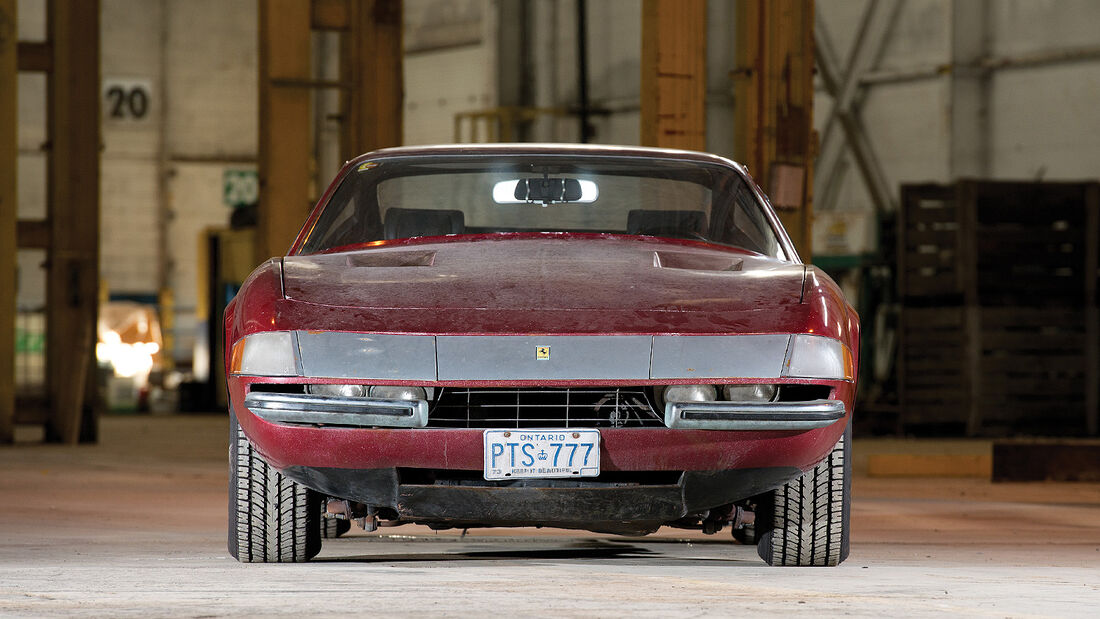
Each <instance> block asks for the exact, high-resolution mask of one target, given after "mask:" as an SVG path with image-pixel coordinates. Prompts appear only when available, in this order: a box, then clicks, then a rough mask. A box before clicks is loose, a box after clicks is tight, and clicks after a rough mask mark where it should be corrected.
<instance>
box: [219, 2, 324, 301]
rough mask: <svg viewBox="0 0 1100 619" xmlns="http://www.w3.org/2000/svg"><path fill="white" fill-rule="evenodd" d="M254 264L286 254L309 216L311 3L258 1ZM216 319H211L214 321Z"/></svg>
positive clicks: (311, 149) (311, 144) (311, 145)
mask: <svg viewBox="0 0 1100 619" xmlns="http://www.w3.org/2000/svg"><path fill="white" fill-rule="evenodd" d="M259 18H260V25H259V37H260V41H259V50H260V58H259V59H260V139H259V149H260V150H259V177H260V198H259V209H258V212H257V228H258V230H257V236H256V260H257V262H261V261H263V260H266V259H267V258H269V257H271V256H281V255H283V254H284V253H286V250H287V248H288V247H290V244H291V243H292V242H293V241H294V235H295V234H296V233H297V232H298V229H299V228H300V227H301V225H302V221H303V220H304V219H305V216H306V214H307V213H308V212H309V208H310V206H311V203H310V158H311V154H312V152H313V143H312V141H311V139H310V125H311V117H310V113H309V110H310V92H311V91H310V88H309V84H308V83H309V80H310V34H309V32H310V3H309V2H303V1H302V0H260V3H259ZM213 319H214V318H211V320H213Z"/></svg>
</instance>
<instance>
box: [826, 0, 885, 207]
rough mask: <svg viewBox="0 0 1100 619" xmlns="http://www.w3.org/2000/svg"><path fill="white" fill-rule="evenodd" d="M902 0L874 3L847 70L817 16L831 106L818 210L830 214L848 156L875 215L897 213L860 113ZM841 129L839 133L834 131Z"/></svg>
mask: <svg viewBox="0 0 1100 619" xmlns="http://www.w3.org/2000/svg"><path fill="white" fill-rule="evenodd" d="M899 8H900V3H899V2H898V0H871V2H870V3H869V4H868V6H867V9H866V10H865V11H864V14H863V17H862V18H861V20H860V25H859V28H858V30H857V32H856V40H855V42H854V43H853V44H852V50H851V53H850V54H849V55H848V60H847V63H846V65H845V66H844V67H843V70H842V68H841V66H840V60H839V57H838V55H837V53H836V49H835V47H834V46H833V42H832V38H831V37H830V35H829V31H828V28H827V27H826V25H825V22H824V20H823V19H822V17H821V13H820V12H818V14H817V16H816V19H815V22H814V48H815V57H816V61H817V68H818V71H819V73H820V75H821V81H822V83H823V85H824V86H825V90H826V92H828V93H829V95H830V96H831V97H833V108H832V110H831V111H830V112H829V116H828V117H827V118H826V120H825V124H824V127H823V130H822V139H821V149H820V154H819V155H818V158H817V164H816V170H815V173H814V186H815V188H816V189H815V192H816V193H817V194H818V195H819V196H821V197H820V198H819V201H818V208H819V209H820V210H832V209H833V208H834V207H835V204H836V197H837V195H838V193H839V187H840V184H841V183H842V182H843V181H844V177H845V171H846V169H847V163H846V161H845V160H846V158H847V156H848V155H849V154H850V155H851V157H852V158H853V159H854V160H855V163H856V166H857V167H858V169H859V172H860V176H861V177H862V178H863V182H864V184H865V185H866V187H867V191H868V192H869V193H870V194H871V199H872V201H873V202H874V206H875V210H876V211H884V210H893V209H895V208H896V201H895V199H894V196H893V192H891V191H890V184H889V182H888V180H887V177H886V174H885V172H884V171H883V168H882V162H881V160H880V159H879V158H878V156H877V155H876V154H875V151H874V148H873V146H872V144H871V141H870V139H869V138H868V136H867V130H866V129H865V128H864V126H863V121H862V119H861V118H860V114H859V110H860V107H861V106H862V103H863V99H864V97H865V94H866V93H865V91H866V86H865V84H864V82H863V77H864V75H866V74H868V73H870V72H871V71H873V70H874V69H875V67H876V65H877V64H878V62H879V59H880V58H881V57H882V52H883V49H884V47H885V43H886V40H887V38H888V36H889V34H890V32H891V31H892V30H893V27H894V24H895V23H896V22H897V18H898V13H899V10H898V9H899ZM837 126H839V127H840V131H839V132H838V131H836V127H837Z"/></svg>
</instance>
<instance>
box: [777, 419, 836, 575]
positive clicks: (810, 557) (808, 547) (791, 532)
mask: <svg viewBox="0 0 1100 619" xmlns="http://www.w3.org/2000/svg"><path fill="white" fill-rule="evenodd" d="M851 443H852V426H851V424H848V428H847V429H846V430H845V431H844V435H843V436H842V437H841V438H840V440H839V441H837V443H836V446H834V447H833V450H832V451H831V452H830V453H829V455H828V456H827V457H826V458H825V459H824V460H822V461H821V462H820V463H819V464H818V465H817V466H815V467H814V468H813V469H811V470H809V471H807V472H806V473H804V474H803V475H802V476H801V477H799V478H798V479H795V480H793V481H790V482H788V483H787V484H785V485H784V486H783V487H781V488H778V489H777V490H775V491H774V492H772V493H770V494H771V496H772V500H771V503H770V506H768V507H770V508H771V509H770V510H768V509H764V510H762V512H764V513H767V512H769V511H770V512H771V522H772V527H773V528H772V529H771V530H770V531H766V532H764V533H762V534H761V535H760V540H759V542H758V543H757V546H756V549H757V552H758V553H759V554H760V557H761V558H763V559H764V560H765V561H767V562H768V565H784V566H811V565H818V566H834V565H839V564H840V562H841V561H843V560H845V559H847V558H848V532H849V531H848V520H849V511H850V506H851V503H852V458H851V455H852V445H851ZM758 518H759V516H758ZM758 524H761V523H760V522H759V521H758Z"/></svg>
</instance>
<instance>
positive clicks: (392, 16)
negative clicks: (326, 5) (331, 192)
mask: <svg viewBox="0 0 1100 619" xmlns="http://www.w3.org/2000/svg"><path fill="white" fill-rule="evenodd" d="M349 9H350V10H349V12H348V29H347V31H346V32H345V34H344V36H343V37H342V41H341V55H342V58H341V63H340V66H341V71H342V81H343V82H345V83H346V84H347V85H348V86H349V88H347V89H345V91H344V93H345V96H344V117H345V119H346V121H347V125H346V126H345V130H344V132H343V138H344V139H343V140H342V143H341V145H340V150H341V153H342V154H343V156H344V157H345V158H347V159H350V158H352V157H355V156H357V155H361V154H363V153H365V152H369V151H372V150H375V149H379V148H386V147H389V146H399V145H400V144H401V142H402V141H403V136H402V131H403V129H404V122H403V116H404V102H405V92H404V89H405V81H404V65H403V62H402V60H403V57H404V49H403V47H402V32H403V28H402V2H401V0H360V1H358V2H352V3H351V4H350V5H349Z"/></svg>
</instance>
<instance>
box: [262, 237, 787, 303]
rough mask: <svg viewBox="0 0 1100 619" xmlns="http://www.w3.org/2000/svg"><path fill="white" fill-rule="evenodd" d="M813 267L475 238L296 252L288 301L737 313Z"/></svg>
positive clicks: (701, 252) (588, 243) (591, 243)
mask: <svg viewBox="0 0 1100 619" xmlns="http://www.w3.org/2000/svg"><path fill="white" fill-rule="evenodd" d="M804 276H805V268H804V267H803V265H801V264H791V263H789V262H783V261H780V260H776V259H774V258H765V257H761V256H757V255H754V254H747V253H742V252H738V251H736V250H730V249H721V248H714V247H713V246H710V247H707V246H703V245H701V244H696V243H687V244H682V243H675V242H663V241H660V240H655V239H639V238H636V237H633V238H631V237H626V238H624V237H616V236H611V235H607V236H593V235H589V236H585V237H577V236H574V235H560V236H555V237H549V238H548V237H545V236H540V237H537V238H514V237H508V236H503V237H497V236H493V237H481V238H476V239H470V238H465V237H456V238H449V239H447V240H446V241H441V242H427V243H424V242H419V243H403V244H399V245H397V246H386V247H376V248H371V249H365V250H362V251H353V252H344V253H336V254H324V255H312V256H291V257H287V258H285V259H284V261H283V289H284V294H285V296H286V298H288V299H291V300H295V301H301V302H305V303H313V304H318V305H324V306H332V307H349V308H363V309H391V310H392V309H397V310H400V309H410V310H413V309H431V310H448V309H454V310H498V311H501V312H509V311H530V310H622V311H629V312H645V311H680V312H684V311H689V312H711V311H713V312H729V311H736V310H760V309H775V308H778V307H780V306H786V305H797V304H798V303H799V302H800V300H801V295H802V285H803V278H804Z"/></svg>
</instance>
